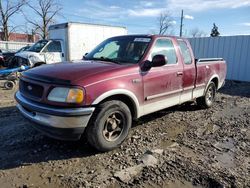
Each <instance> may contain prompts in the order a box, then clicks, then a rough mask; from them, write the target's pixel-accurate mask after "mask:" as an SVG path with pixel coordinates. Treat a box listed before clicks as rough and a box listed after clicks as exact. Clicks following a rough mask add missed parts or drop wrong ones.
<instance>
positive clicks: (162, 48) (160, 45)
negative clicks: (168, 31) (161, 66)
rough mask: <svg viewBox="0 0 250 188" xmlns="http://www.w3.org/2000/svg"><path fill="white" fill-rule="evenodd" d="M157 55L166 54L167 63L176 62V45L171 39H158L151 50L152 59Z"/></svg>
mask: <svg viewBox="0 0 250 188" xmlns="http://www.w3.org/2000/svg"><path fill="white" fill-rule="evenodd" d="M155 55H164V56H165V57H167V60H168V63H167V64H176V63H177V56H176V52H175V48H174V45H173V43H172V41H171V40H170V39H158V40H157V41H156V43H155V45H154V47H153V49H152V51H151V55H150V59H149V60H150V61H152V59H153V57H154V56H155Z"/></svg>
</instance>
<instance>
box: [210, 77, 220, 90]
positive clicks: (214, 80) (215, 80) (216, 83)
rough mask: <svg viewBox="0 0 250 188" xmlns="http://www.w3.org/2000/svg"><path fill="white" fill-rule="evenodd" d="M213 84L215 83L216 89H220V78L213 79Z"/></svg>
mask: <svg viewBox="0 0 250 188" xmlns="http://www.w3.org/2000/svg"><path fill="white" fill-rule="evenodd" d="M211 82H213V83H214V84H215V86H216V89H218V85H219V80H218V78H217V77H215V78H213V79H212V80H211Z"/></svg>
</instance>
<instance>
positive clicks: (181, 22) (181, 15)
mask: <svg viewBox="0 0 250 188" xmlns="http://www.w3.org/2000/svg"><path fill="white" fill-rule="evenodd" d="M183 18H184V16H183V10H181V25H180V37H182V27H183Z"/></svg>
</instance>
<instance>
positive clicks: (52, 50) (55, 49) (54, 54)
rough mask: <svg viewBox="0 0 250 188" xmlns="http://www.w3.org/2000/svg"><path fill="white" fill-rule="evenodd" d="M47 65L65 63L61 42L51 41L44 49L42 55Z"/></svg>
mask: <svg viewBox="0 0 250 188" xmlns="http://www.w3.org/2000/svg"><path fill="white" fill-rule="evenodd" d="M42 55H44V59H45V62H46V63H47V64H51V63H57V62H62V61H65V56H64V53H63V50H62V44H61V41H52V42H50V43H49V44H48V45H47V46H46V47H45V48H44V49H43V53H42Z"/></svg>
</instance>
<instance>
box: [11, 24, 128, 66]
mask: <svg viewBox="0 0 250 188" xmlns="http://www.w3.org/2000/svg"><path fill="white" fill-rule="evenodd" d="M124 34H127V29H126V28H124V27H116V26H107V25H99V24H83V23H63V24H56V25H51V26H50V27H49V39H48V40H40V41H38V42H37V43H35V44H34V45H33V46H31V48H30V49H29V50H28V51H26V52H21V53H17V54H16V55H15V56H16V57H17V58H22V59H26V60H29V61H30V63H31V64H32V65H33V66H39V65H41V64H51V63H57V62H62V61H74V60H80V59H81V58H82V54H85V53H86V52H89V51H90V50H92V49H93V48H94V47H95V46H96V45H97V44H99V43H100V42H102V41H103V40H104V39H107V38H109V37H112V36H117V35H124Z"/></svg>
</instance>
